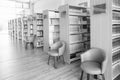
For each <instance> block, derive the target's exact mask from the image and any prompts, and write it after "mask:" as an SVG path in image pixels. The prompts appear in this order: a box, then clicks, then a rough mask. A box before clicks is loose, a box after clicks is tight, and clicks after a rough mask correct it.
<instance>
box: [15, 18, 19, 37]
mask: <svg viewBox="0 0 120 80" xmlns="http://www.w3.org/2000/svg"><path fill="white" fill-rule="evenodd" d="M14 25H15V26H14V27H15V38H16V39H17V27H18V25H17V18H15V22H14Z"/></svg>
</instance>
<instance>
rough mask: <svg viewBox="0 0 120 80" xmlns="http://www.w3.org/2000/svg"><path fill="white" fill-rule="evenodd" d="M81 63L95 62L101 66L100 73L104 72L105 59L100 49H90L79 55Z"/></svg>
mask: <svg viewBox="0 0 120 80" xmlns="http://www.w3.org/2000/svg"><path fill="white" fill-rule="evenodd" d="M81 61H82V62H84V61H95V62H98V63H100V64H101V67H102V73H104V72H105V68H106V64H107V58H106V54H105V52H104V51H103V50H102V49H99V48H92V49H90V50H88V51H86V52H85V53H83V54H81Z"/></svg>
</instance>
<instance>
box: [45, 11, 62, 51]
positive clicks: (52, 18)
mask: <svg viewBox="0 0 120 80" xmlns="http://www.w3.org/2000/svg"><path fill="white" fill-rule="evenodd" d="M43 15H44V23H43V24H44V28H43V29H44V36H45V37H44V52H47V51H48V50H49V47H50V46H51V45H52V44H53V43H55V42H56V41H59V32H60V31H59V12H58V11H56V10H44V11H43Z"/></svg>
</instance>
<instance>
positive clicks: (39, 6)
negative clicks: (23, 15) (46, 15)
mask: <svg viewBox="0 0 120 80" xmlns="http://www.w3.org/2000/svg"><path fill="white" fill-rule="evenodd" d="M86 1H87V2H88V3H90V0H39V1H37V2H36V3H35V5H34V12H35V13H38V12H42V11H43V10H45V9H49V10H51V9H52V10H54V9H58V7H59V6H60V5H63V4H71V5H78V4H79V3H81V2H86ZM88 5H90V4H88Z"/></svg>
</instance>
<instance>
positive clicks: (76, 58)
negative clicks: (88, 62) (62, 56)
mask: <svg viewBox="0 0 120 80" xmlns="http://www.w3.org/2000/svg"><path fill="white" fill-rule="evenodd" d="M78 59H80V57H75V58H73V59H70V62H72V61H75V60H78Z"/></svg>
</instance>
